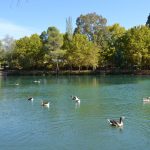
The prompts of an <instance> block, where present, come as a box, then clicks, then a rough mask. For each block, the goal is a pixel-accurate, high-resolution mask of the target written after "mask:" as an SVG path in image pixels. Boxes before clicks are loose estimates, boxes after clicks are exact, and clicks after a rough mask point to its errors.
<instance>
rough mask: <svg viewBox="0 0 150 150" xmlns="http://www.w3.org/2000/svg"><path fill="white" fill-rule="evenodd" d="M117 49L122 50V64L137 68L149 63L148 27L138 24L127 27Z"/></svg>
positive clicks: (149, 34)
mask: <svg viewBox="0 0 150 150" xmlns="http://www.w3.org/2000/svg"><path fill="white" fill-rule="evenodd" d="M119 50H122V54H121V55H122V59H123V60H122V65H123V66H126V67H131V68H133V67H134V66H137V68H141V67H146V66H145V65H146V63H147V65H150V64H149V55H150V29H149V28H148V27H147V26H138V27H134V28H131V29H129V30H128V31H127V32H126V33H125V35H124V36H123V37H122V39H120V47H119Z"/></svg>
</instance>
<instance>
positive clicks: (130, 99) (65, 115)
mask: <svg viewBox="0 0 150 150" xmlns="http://www.w3.org/2000/svg"><path fill="white" fill-rule="evenodd" d="M34 81H40V84H37V83H35V82H34ZM16 83H18V85H17V86H16V85H15V84H16ZM149 85H150V76H61V77H54V76H53V77H38V76H36V77H34V76H33V77H29V76H20V77H5V78H3V77H0V133H1V134H0V139H1V140H0V146H1V149H10V147H11V148H12V149H15V150H17V149H21V150H25V149H27V147H28V149H36V150H38V149H39V150H43V149H68V150H70V149H71V150H73V149H82V150H84V149H85V150H87V149H92V150H94V149H95V150H97V149H99V148H101V149H103V150H110V149H111V150H116V149H125V150H129V149H136V150H141V149H144V150H148V149H149V144H150V142H149V138H150V121H149V118H150V104H149V103H146V104H144V103H143V101H142V100H143V97H147V96H150V95H149V91H150V86H149ZM70 95H78V96H79V97H80V99H81V103H76V102H75V101H73V100H72V99H71V98H70ZM29 96H33V98H34V101H28V100H27V99H28V98H29ZM42 99H46V100H49V101H50V106H49V108H47V107H42V106H41V100H42ZM120 116H125V120H124V126H123V128H114V127H111V126H110V125H109V124H108V122H107V119H108V118H119V117H120ZM110 145H113V146H111V148H110Z"/></svg>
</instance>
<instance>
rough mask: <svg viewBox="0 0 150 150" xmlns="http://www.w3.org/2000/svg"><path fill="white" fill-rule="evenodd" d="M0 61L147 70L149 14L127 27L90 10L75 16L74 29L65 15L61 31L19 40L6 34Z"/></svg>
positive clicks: (26, 67)
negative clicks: (64, 26)
mask: <svg viewBox="0 0 150 150" xmlns="http://www.w3.org/2000/svg"><path fill="white" fill-rule="evenodd" d="M0 63H1V64H2V65H3V66H4V67H8V68H9V69H23V70H33V69H34V70H36V69H37V70H42V69H47V70H56V71H59V70H95V69H106V68H108V69H109V68H119V69H141V70H144V69H150V15H149V16H148V18H147V22H146V24H145V25H139V26H135V27H132V28H130V29H128V30H126V29H125V28H124V27H122V26H120V25H119V24H114V25H112V26H107V19H106V18H104V17H102V16H101V15H98V14H96V13H89V14H86V15H80V16H79V17H78V18H77V19H76V28H75V29H74V30H73V27H72V20H71V17H69V18H67V19H66V33H64V34H62V33H60V31H59V30H58V29H57V28H56V27H48V29H47V30H46V31H43V32H42V33H41V34H40V35H38V34H33V35H31V36H30V37H27V36H25V37H22V38H20V39H18V40H14V39H13V38H11V37H9V36H7V37H5V39H3V40H1V41H0Z"/></svg>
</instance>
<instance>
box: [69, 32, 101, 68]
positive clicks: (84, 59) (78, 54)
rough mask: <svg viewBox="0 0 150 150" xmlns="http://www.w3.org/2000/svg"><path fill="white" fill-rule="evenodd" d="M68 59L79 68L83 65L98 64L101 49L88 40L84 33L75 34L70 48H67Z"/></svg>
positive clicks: (94, 65) (94, 66) (95, 65)
mask: <svg viewBox="0 0 150 150" xmlns="http://www.w3.org/2000/svg"><path fill="white" fill-rule="evenodd" d="M67 55H68V57H67V61H68V63H70V64H73V65H74V66H77V67H78V68H79V70H80V69H81V67H87V68H88V67H93V68H96V67H97V65H98V56H99V50H98V48H97V46H96V45H95V44H94V43H92V42H90V41H88V40H87V37H86V36H85V35H82V34H75V35H74V36H73V40H72V44H71V47H70V49H68V50H67Z"/></svg>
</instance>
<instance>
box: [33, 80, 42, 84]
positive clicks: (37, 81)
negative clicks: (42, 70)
mask: <svg viewBox="0 0 150 150" xmlns="http://www.w3.org/2000/svg"><path fill="white" fill-rule="evenodd" d="M33 82H34V83H40V82H41V81H40V80H34V81H33Z"/></svg>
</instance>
